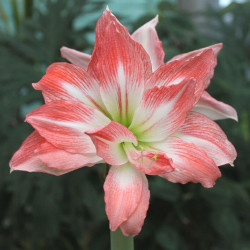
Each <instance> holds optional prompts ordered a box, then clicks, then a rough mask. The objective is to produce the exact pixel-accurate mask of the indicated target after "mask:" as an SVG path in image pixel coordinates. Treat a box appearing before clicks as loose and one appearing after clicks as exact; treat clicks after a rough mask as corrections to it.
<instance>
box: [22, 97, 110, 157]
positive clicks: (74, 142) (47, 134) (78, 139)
mask: <svg viewBox="0 0 250 250" xmlns="http://www.w3.org/2000/svg"><path fill="white" fill-rule="evenodd" d="M26 121H27V122H29V123H30V124H31V125H32V126H33V127H34V128H35V129H36V130H37V131H38V132H39V134H40V135H41V136H42V137H44V138H45V139H46V140H47V141H48V142H50V143H51V144H53V145H54V146H55V147H58V148H60V149H63V150H66V151H68V152H70V153H76V154H85V153H95V146H94V145H93V143H92V141H91V139H90V138H89V136H87V135H86V134H85V133H84V132H85V131H87V130H89V129H93V128H97V127H101V126H104V125H106V124H108V123H109V122H110V120H109V119H108V118H107V117H106V116H105V115H103V114H102V113H101V112H100V111H98V110H96V109H94V108H92V107H90V106H88V105H85V104H83V103H82V102H78V101H55V102H50V103H47V104H45V105H43V106H41V107H39V108H37V109H35V110H34V111H32V112H31V113H29V114H28V115H27V116H26Z"/></svg>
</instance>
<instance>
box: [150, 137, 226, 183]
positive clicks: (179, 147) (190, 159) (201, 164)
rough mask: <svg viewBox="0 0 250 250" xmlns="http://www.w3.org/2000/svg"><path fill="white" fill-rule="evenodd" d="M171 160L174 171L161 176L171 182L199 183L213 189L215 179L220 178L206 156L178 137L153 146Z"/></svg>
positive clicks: (214, 166) (212, 163) (215, 167)
mask: <svg viewBox="0 0 250 250" xmlns="http://www.w3.org/2000/svg"><path fill="white" fill-rule="evenodd" d="M153 147H154V148H158V149H160V150H162V151H163V152H166V154H167V156H168V157H170V158H172V160H173V167H174V168H175V170H174V171H172V172H169V173H166V174H164V175H162V177H164V178H166V179H167V180H169V181H171V182H174V183H176V182H179V183H182V184H186V183H187V182H194V183H198V182H200V183H201V184H202V185H203V186H204V187H206V188H210V187H213V185H214V184H215V181H216V179H217V178H219V177H220V176H221V173H220V170H219V168H218V167H217V166H216V164H215V163H214V161H213V160H212V159H211V158H209V157H208V156H207V154H206V153H205V152H204V151H203V150H201V149H199V148H198V147H196V146H195V145H194V144H193V143H188V142H185V141H183V140H181V139H180V138H178V137H174V136H170V137H169V138H168V139H167V140H165V141H164V142H161V143H157V144H155V145H153Z"/></svg>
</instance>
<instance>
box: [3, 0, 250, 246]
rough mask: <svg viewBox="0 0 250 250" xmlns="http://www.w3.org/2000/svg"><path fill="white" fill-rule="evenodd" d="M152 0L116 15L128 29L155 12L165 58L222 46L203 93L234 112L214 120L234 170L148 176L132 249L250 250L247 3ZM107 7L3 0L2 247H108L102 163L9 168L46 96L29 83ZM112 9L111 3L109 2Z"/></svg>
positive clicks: (75, 44)
mask: <svg viewBox="0 0 250 250" xmlns="http://www.w3.org/2000/svg"><path fill="white" fill-rule="evenodd" d="M6 2H8V3H9V7H8V9H6V8H5V7H4V5H5V4H6ZM123 2H124V1H123ZM137 2H138V4H139V3H141V4H143V3H142V2H143V1H135V6H137V7H136V8H139V7H138V6H139V5H138V4H137V5H136V3H137ZM145 2H147V1H145ZM156 2H157V3H155V5H154V8H151V7H150V6H149V8H148V9H147V7H146V8H145V11H144V13H143V14H140V15H139V19H138V18H137V17H136V12H134V13H132V14H131V15H129V14H128V12H126V13H127V14H126V15H125V14H124V15H123V8H124V7H121V8H120V11H119V13H118V11H117V12H115V11H114V14H115V15H117V17H118V18H119V19H120V21H121V22H122V23H123V24H126V25H128V27H129V30H130V32H132V31H133V30H135V29H136V28H138V27H139V26H140V25H142V24H143V23H145V22H146V21H149V20H150V19H151V18H153V17H154V16H155V15H156V14H157V13H158V14H159V19H160V22H159V25H158V26H157V30H158V33H159V37H160V39H161V40H162V41H163V46H164V50H165V52H166V59H165V60H168V59H170V58H171V57H172V56H174V55H176V54H179V53H182V52H187V51H190V50H193V49H198V48H201V47H204V46H208V45H210V44H214V43H217V42H221V41H222V42H223V43H224V48H223V50H222V52H221V53H220V54H219V58H218V66H217V68H216V71H215V77H214V78H213V80H212V83H211V85H210V87H209V89H208V91H209V93H210V94H211V95H213V96H214V97H216V98H217V99H219V100H221V101H224V102H226V103H228V104H230V105H232V106H234V107H235V108H236V110H237V112H238V116H239V122H238V123H236V122H235V121H233V120H223V121H219V124H220V125H221V127H222V128H223V129H224V131H225V132H226V134H227V135H228V137H229V139H230V141H232V143H233V144H234V145H235V147H236V150H237V152H238V157H237V160H236V161H235V167H234V168H232V167H230V166H229V165H228V166H223V167H221V171H222V174H223V177H222V178H220V179H219V180H218V181H217V184H216V185H215V187H214V188H212V189H204V188H202V187H201V185H200V184H193V183H190V184H187V185H180V184H172V183H170V182H167V181H165V180H163V179H161V178H160V177H149V185H150V190H151V198H150V207H149V211H148V215H147V218H146V220H145V225H144V227H143V229H142V232H141V234H140V235H139V236H137V237H136V238H135V248H136V249H137V250H148V249H149V250H151V249H152V250H154V249H157V250H163V249H173V250H179V249H180V250H182V249H194V250H207V249H209V250H210V249H211V250H228V249H230V250H231V249H233V250H234V249H235V250H249V249H250V214H249V211H250V169H249V168H250V156H249V155H250V151H249V146H250V144H249V142H250V129H249V127H250V113H249V110H250V104H249V102H250V88H249V86H250V3H249V2H245V3H241V4H240V3H231V4H230V5H229V6H226V7H224V8H219V7H218V6H217V7H214V6H210V7H207V8H206V9H204V8H203V9H200V10H199V11H198V12H192V11H190V9H188V8H186V7H185V6H183V5H182V4H181V2H183V1H179V3H177V2H175V1H156ZM186 2H188V1H186ZM191 2H192V1H190V5H189V7H190V6H191ZM106 4H107V2H101V1H90V0H70V1H66V0H60V1H56V0H53V1H52V0H46V1H39V0H37V1H36V0H34V1H32V0H27V1H25V0H23V1H18V0H17V1H15V0H10V1H5V0H4V1H0V109H1V110H0V115H1V120H0V121H1V122H0V159H1V160H0V164H1V166H0V204H1V206H0V249H1V250H2V249H3V250H8V249H11V250H12V249H13V250H21V249H25V250H26V249H27V250H37V249H38V250H40V249H46V250H47V249H53V250H57V249H60V250H64V249H65V250H72V249H74V250H75V249H82V250H83V249H90V250H91V249H93V250H99V249H100V250H103V249H104V250H105V249H109V229H108V222H107V218H106V215H105V211H104V201H103V189H102V185H103V181H104V179H103V173H104V166H103V165H99V166H95V167H93V168H82V169H79V170H77V171H74V172H72V173H68V174H66V175H64V176H61V177H55V176H50V175H47V174H42V173H26V172H14V173H12V174H11V175H10V174H9V166H8V162H9V160H10V158H11V156H12V155H13V153H14V152H15V151H16V150H17V149H18V147H19V146H20V144H21V142H22V141H23V140H24V139H25V138H26V136H27V135H28V134H29V133H30V132H31V131H32V128H31V126H29V125H28V124H27V123H24V122H23V121H24V117H25V114H26V113H27V112H29V111H31V110H32V109H34V108H36V107H37V106H39V105H40V104H42V103H43V100H42V96H41V93H40V92H39V91H35V90H33V89H32V86H31V83H32V82H37V81H38V80H39V79H40V78H41V77H42V75H43V74H44V72H45V69H46V67H47V66H48V65H49V64H50V63H52V62H55V61H63V59H62V58H60V53H59V50H60V47H61V46H69V47H72V48H75V49H78V50H81V51H85V52H90V53H91V49H92V48H93V44H94V33H93V32H94V27H95V22H96V20H97V18H98V17H99V16H100V14H101V13H102V11H103V10H104V9H105V7H106ZM110 7H111V10H112V3H111V4H110ZM129 7H130V8H131V5H130V6H129ZM144 7H145V6H144ZM191 7H192V6H191ZM191 10H192V8H191ZM185 11H186V12H185Z"/></svg>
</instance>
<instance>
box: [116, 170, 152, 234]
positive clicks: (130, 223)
mask: <svg viewBox="0 0 250 250" xmlns="http://www.w3.org/2000/svg"><path fill="white" fill-rule="evenodd" d="M142 178H143V187H142V196H141V201H140V203H139V205H138V207H137V208H136V210H135V212H134V213H133V214H132V215H131V216H130V217H129V219H128V220H126V221H125V222H123V223H122V224H121V225H120V229H121V231H122V233H123V234H124V235H125V236H129V235H131V236H136V235H137V234H139V233H140V231H141V228H142V226H143V224H144V220H145V218H146V215H147V210H148V206H149V198H150V192H149V190H148V180H147V178H146V176H145V175H142Z"/></svg>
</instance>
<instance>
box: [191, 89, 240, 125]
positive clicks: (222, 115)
mask: <svg viewBox="0 0 250 250" xmlns="http://www.w3.org/2000/svg"><path fill="white" fill-rule="evenodd" d="M193 111H196V112H199V113H201V114H204V115H206V116H207V117H209V118H210V119H212V120H221V119H227V118H231V119H234V120H235V121H238V116H237V112H236V110H235V109H234V108H233V107H232V106H230V105H228V104H226V103H224V102H220V101H217V100H216V99H214V98H213V97H212V96H211V95H209V94H208V93H207V92H206V91H204V92H203V94H202V96H201V98H200V100H199V101H198V103H197V104H196V105H195V106H194V108H193Z"/></svg>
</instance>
